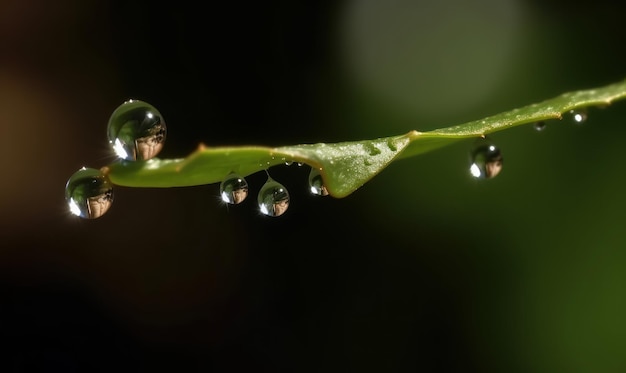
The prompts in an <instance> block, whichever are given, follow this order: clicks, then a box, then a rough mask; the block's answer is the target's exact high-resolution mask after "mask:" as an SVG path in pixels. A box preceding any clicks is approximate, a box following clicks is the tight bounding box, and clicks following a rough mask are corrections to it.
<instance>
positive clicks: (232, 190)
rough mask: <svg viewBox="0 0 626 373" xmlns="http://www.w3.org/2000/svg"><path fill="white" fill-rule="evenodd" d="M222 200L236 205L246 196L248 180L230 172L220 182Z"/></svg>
mask: <svg viewBox="0 0 626 373" xmlns="http://www.w3.org/2000/svg"><path fill="white" fill-rule="evenodd" d="M220 196H221V197H222V201H224V202H226V203H230V204H231V205H237V204H239V203H241V202H243V201H244V200H245V199H246V197H247V196H248V182H247V181H246V179H244V178H243V177H241V176H239V175H237V174H235V173H231V174H230V175H228V176H227V177H226V179H224V181H222V182H221V183H220Z"/></svg>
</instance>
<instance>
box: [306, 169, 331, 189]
mask: <svg viewBox="0 0 626 373" xmlns="http://www.w3.org/2000/svg"><path fill="white" fill-rule="evenodd" d="M309 188H310V190H311V193H313V194H315V195H318V196H327V195H328V190H327V189H326V186H324V180H323V179H322V174H320V172H319V170H318V169H317V168H311V172H310V173H309Z"/></svg>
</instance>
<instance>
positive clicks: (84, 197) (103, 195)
mask: <svg viewBox="0 0 626 373" xmlns="http://www.w3.org/2000/svg"><path fill="white" fill-rule="evenodd" d="M65 200H66V202H67V204H68V206H69V209H70V212H71V213H72V214H74V215H76V216H79V217H81V218H84V219H95V218H99V217H101V216H102V215H104V214H105V213H106V212H107V211H108V210H109V208H110V207H111V204H112V203H113V184H111V182H110V181H109V179H108V178H107V177H106V176H105V175H104V174H103V173H102V171H100V170H97V169H95V168H85V167H83V168H81V169H80V170H78V171H76V172H75V173H74V174H73V175H72V176H71V177H70V178H69V179H68V180H67V184H65Z"/></svg>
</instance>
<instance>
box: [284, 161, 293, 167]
mask: <svg viewBox="0 0 626 373" xmlns="http://www.w3.org/2000/svg"><path fill="white" fill-rule="evenodd" d="M292 164H293V161H287V162H285V166H291V165H292Z"/></svg>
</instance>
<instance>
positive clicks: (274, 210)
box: [258, 177, 289, 216]
mask: <svg viewBox="0 0 626 373" xmlns="http://www.w3.org/2000/svg"><path fill="white" fill-rule="evenodd" d="M258 203H259V209H260V210H261V213H263V214H264V215H267V216H280V215H282V214H284V213H285V211H287V208H289V192H287V188H285V187H284V186H283V185H282V184H280V183H278V182H276V181H274V179H272V178H271V177H268V178H267V181H266V182H265V185H263V187H262V188H261V191H259V197H258Z"/></svg>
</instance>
